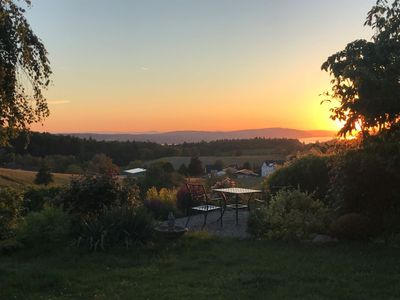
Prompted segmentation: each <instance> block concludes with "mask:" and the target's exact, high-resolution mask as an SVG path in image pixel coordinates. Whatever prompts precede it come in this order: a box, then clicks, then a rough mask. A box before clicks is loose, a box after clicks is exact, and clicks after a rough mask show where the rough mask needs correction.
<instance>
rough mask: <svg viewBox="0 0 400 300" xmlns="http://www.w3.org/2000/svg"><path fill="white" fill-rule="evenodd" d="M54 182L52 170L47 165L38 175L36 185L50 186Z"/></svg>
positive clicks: (44, 165)
mask: <svg viewBox="0 0 400 300" xmlns="http://www.w3.org/2000/svg"><path fill="white" fill-rule="evenodd" d="M53 181H54V180H53V174H51V172H50V168H49V167H48V166H47V164H43V165H42V166H41V167H40V169H39V171H38V172H37V174H36V178H35V183H36V184H44V185H48V184H49V183H52V182H53Z"/></svg>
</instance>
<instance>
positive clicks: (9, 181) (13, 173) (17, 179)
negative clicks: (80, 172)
mask: <svg viewBox="0 0 400 300" xmlns="http://www.w3.org/2000/svg"><path fill="white" fill-rule="evenodd" d="M36 173H37V172H32V171H24V170H14V169H5V168H0V186H12V187H23V186H27V185H35V184H34V181H35V176H36ZM71 176H72V175H71V174H60V173H53V179H54V182H53V183H51V184H50V185H49V186H57V185H65V184H68V183H69V182H70V180H71Z"/></svg>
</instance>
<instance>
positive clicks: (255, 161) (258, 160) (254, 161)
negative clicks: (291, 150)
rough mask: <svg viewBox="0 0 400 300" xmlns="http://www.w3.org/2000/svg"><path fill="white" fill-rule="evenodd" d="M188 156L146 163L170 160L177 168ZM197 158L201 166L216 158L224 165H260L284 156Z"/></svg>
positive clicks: (187, 163) (210, 163) (164, 158)
mask: <svg viewBox="0 0 400 300" xmlns="http://www.w3.org/2000/svg"><path fill="white" fill-rule="evenodd" d="M190 158H191V157H189V156H171V157H163V158H159V159H155V160H151V161H147V162H146V163H147V164H151V163H154V162H157V161H163V162H170V163H171V164H172V165H173V166H174V168H175V169H177V168H179V167H180V166H181V165H182V164H185V165H186V166H188V165H189V162H190ZM199 158H200V160H201V162H202V163H203V166H205V165H212V164H214V163H215V161H216V160H218V159H219V160H222V161H223V162H224V164H225V166H227V165H231V164H238V165H239V166H242V165H243V164H244V163H245V162H249V163H250V164H251V165H256V166H259V167H261V165H262V164H263V162H264V161H266V160H283V159H285V156H283V155H276V154H270V155H241V156H200V157H199Z"/></svg>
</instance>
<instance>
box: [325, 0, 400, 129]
mask: <svg viewBox="0 0 400 300" xmlns="http://www.w3.org/2000/svg"><path fill="white" fill-rule="evenodd" d="M389 3H390V4H389ZM365 25H368V26H370V27H372V29H374V30H375V35H374V36H373V38H372V41H366V40H356V41H354V42H352V43H349V44H348V45H347V46H346V48H345V49H344V50H343V51H340V52H338V53H336V54H334V55H332V56H330V57H329V58H328V59H327V61H326V62H325V63H324V64H323V65H322V69H323V70H325V71H328V72H329V73H330V74H331V75H332V76H333V80H332V83H333V86H332V92H331V93H327V95H328V96H330V97H331V98H332V99H334V100H338V101H339V105H338V106H337V107H335V108H333V109H332V110H331V111H332V119H334V120H340V121H343V122H344V126H343V128H342V129H341V130H340V132H339V134H341V135H343V136H346V135H347V134H349V133H352V131H354V130H357V129H358V128H357V127H358V126H359V127H360V129H361V131H362V132H363V133H365V134H366V133H369V132H371V131H372V130H373V131H375V132H376V131H377V132H380V131H381V130H383V129H385V128H392V127H393V125H394V124H397V123H398V122H399V120H400V101H399V97H400V82H399V76H400V51H399V49H400V2H399V1H398V0H395V1H390V2H388V1H387V0H378V1H377V4H376V5H375V6H374V7H373V8H372V9H371V11H370V12H369V14H368V17H367V21H366V22H365Z"/></svg>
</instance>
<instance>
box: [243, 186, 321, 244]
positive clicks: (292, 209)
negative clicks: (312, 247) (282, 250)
mask: <svg viewBox="0 0 400 300" xmlns="http://www.w3.org/2000/svg"><path fill="white" fill-rule="evenodd" d="M328 224H329V210H328V209H327V208H326V206H325V205H324V204H323V203H322V202H321V201H319V200H316V199H314V198H313V197H312V196H311V195H309V194H307V193H303V192H301V191H300V190H293V191H289V190H281V191H279V192H278V193H277V194H276V195H275V196H273V197H272V199H271V201H270V202H269V203H268V205H267V206H266V207H263V208H260V209H259V210H255V211H253V212H252V213H251V214H250V216H249V221H248V231H249V233H250V234H251V235H253V236H254V237H257V238H266V239H271V240H285V241H290V240H304V239H308V238H309V236H310V234H312V233H323V232H325V231H326V229H327V226H328Z"/></svg>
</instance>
